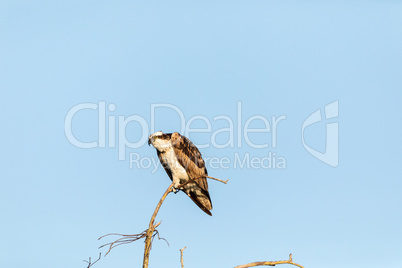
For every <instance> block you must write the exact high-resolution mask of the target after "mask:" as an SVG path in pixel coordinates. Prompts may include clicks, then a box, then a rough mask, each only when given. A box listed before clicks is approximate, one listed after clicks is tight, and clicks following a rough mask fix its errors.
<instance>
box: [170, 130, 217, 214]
mask: <svg viewBox="0 0 402 268" xmlns="http://www.w3.org/2000/svg"><path fill="white" fill-rule="evenodd" d="M171 141H172V146H173V150H174V152H175V154H176V157H177V160H178V161H179V163H180V164H181V165H182V166H183V167H184V169H185V170H186V171H187V174H188V176H189V178H190V179H194V182H193V183H188V184H187V185H185V187H184V191H185V192H186V193H187V195H188V196H189V197H190V198H191V199H192V200H193V201H194V203H196V204H197V205H198V206H199V207H200V208H201V209H202V210H203V211H204V212H205V213H207V214H209V215H211V212H210V211H209V210H211V209H212V203H211V198H210V196H209V193H208V182H207V178H206V177H203V176H204V175H208V172H207V168H206V167H205V162H204V160H203V159H202V157H201V153H200V151H199V150H198V148H197V147H196V146H195V145H194V144H193V143H192V142H191V141H190V140H189V139H187V138H186V137H184V136H181V135H180V134H179V133H177V132H175V133H173V134H172V136H171Z"/></svg>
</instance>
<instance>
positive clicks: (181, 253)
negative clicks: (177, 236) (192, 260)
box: [180, 247, 186, 268]
mask: <svg viewBox="0 0 402 268" xmlns="http://www.w3.org/2000/svg"><path fill="white" fill-rule="evenodd" d="M185 249H186V247H184V248H182V249H180V263H181V268H184V262H183V251H184V250H185Z"/></svg>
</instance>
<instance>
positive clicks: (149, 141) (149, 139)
mask: <svg viewBox="0 0 402 268" xmlns="http://www.w3.org/2000/svg"><path fill="white" fill-rule="evenodd" d="M149 145H151V138H148V146H149Z"/></svg>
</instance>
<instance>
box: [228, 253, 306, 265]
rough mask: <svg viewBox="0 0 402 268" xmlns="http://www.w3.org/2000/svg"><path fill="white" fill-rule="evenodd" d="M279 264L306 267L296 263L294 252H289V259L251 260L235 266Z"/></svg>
mask: <svg viewBox="0 0 402 268" xmlns="http://www.w3.org/2000/svg"><path fill="white" fill-rule="evenodd" d="M277 264H291V265H294V266H297V267H300V268H304V267H303V266H301V265H300V264H297V263H294V262H293V259H292V254H289V259H288V260H284V261H257V262H251V263H247V264H243V265H239V266H236V267H234V268H247V267H256V266H275V265H277Z"/></svg>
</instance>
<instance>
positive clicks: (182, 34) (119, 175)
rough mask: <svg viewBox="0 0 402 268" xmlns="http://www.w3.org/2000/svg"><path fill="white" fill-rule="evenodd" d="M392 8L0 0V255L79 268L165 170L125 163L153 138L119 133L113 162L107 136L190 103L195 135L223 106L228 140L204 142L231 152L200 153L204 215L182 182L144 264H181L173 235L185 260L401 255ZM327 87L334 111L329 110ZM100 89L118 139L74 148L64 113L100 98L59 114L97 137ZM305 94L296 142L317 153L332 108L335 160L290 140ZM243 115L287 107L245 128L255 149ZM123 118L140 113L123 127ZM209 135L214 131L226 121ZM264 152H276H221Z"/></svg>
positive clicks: (401, 66) (397, 22) (400, 41)
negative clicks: (247, 162)
mask: <svg viewBox="0 0 402 268" xmlns="http://www.w3.org/2000/svg"><path fill="white" fill-rule="evenodd" d="M401 12H402V4H401V3H399V2H397V1H336V2H335V1H322V2H318V1H303V2H302V3H300V1H276V0H275V1H219V2H216V1H148V2H145V1H114V2H113V3H112V2H110V3H109V2H107V1H36V2H35V3H33V2H30V1H1V3H0V36H1V38H0V90H1V91H0V96H1V97H0V102H1V107H2V112H1V114H0V118H1V122H2V131H1V136H0V137H1V139H0V148H1V150H0V155H1V160H2V164H1V169H0V179H1V187H0V211H1V213H2V219H3V220H2V228H1V230H0V266H1V267H10V268H12V267H48V266H55V265H56V266H57V267H86V265H85V263H84V262H83V261H82V260H84V259H88V257H90V256H91V257H92V258H93V259H95V258H96V257H97V256H98V254H99V251H100V250H98V247H99V246H100V245H102V244H103V243H102V241H98V240H97V238H98V237H99V236H101V235H104V234H107V233H111V232H118V233H125V234H132V233H138V232H141V231H143V230H144V229H146V228H147V225H148V221H149V218H150V216H151V214H152V212H153V209H154V207H155V206H156V204H157V202H158V200H159V198H160V196H161V195H162V193H163V192H164V190H165V189H166V187H167V186H168V185H169V183H170V181H169V179H168V177H167V175H166V174H165V172H164V171H163V170H162V169H161V168H159V169H157V170H156V172H153V168H152V167H148V168H145V167H144V166H139V167H138V166H136V165H133V166H132V167H131V168H130V160H129V156H130V154H131V155H134V154H135V155H137V156H140V157H141V159H146V160H143V161H144V162H143V164H146V163H150V162H146V161H152V159H155V160H156V153H155V150H154V149H153V148H152V147H148V146H147V145H146V144H140V146H138V148H129V147H127V148H126V147H125V146H123V147H122V148H124V150H125V154H124V156H125V158H126V159H125V160H119V152H121V150H122V149H121V148H120V149H119V147H118V145H119V144H121V143H120V142H121V141H122V139H120V138H119V137H124V138H125V139H127V141H128V142H131V143H135V142H137V141H141V138H143V136H144V135H143V133H146V135H148V134H150V128H151V127H150V126H151V109H152V107H153V106H152V105H155V104H170V105H171V107H176V108H177V109H178V110H179V111H180V112H181V113H182V114H183V116H184V119H185V122H186V123H188V122H190V120H191V119H192V118H198V120H196V119H194V120H193V122H192V124H191V125H190V127H191V128H202V129H206V128H207V127H208V125H207V124H208V123H206V122H210V124H211V129H210V130H209V131H206V132H195V133H191V135H190V138H191V140H192V141H193V142H194V143H195V144H206V143H211V138H212V136H213V133H215V132H216V131H219V130H222V128H227V127H228V124H229V123H227V121H225V120H214V118H215V119H216V117H217V116H225V117H226V118H230V119H231V120H233V122H234V125H233V135H234V140H235V141H236V142H235V144H234V146H232V147H231V146H226V147H224V148H217V146H212V145H211V146H207V147H206V148H202V149H201V152H202V153H203V155H204V157H206V158H209V159H211V158H213V157H215V158H216V159H218V160H219V159H222V158H225V157H226V158H228V159H229V162H230V163H229V164H228V165H226V166H223V167H221V168H219V167H218V168H216V167H215V168H214V167H212V166H209V167H208V170H209V174H210V175H211V176H214V177H217V178H221V179H227V178H229V179H230V182H229V183H228V184H227V185H223V184H221V183H219V182H215V181H210V182H209V188H210V194H211V198H212V203H213V206H214V209H213V211H212V213H213V216H212V217H209V216H207V215H206V214H204V213H203V212H202V211H201V210H199V209H198V208H197V207H196V206H195V205H194V204H193V203H192V202H191V200H189V198H187V197H186V196H185V195H184V194H183V193H178V194H176V195H173V194H172V195H169V196H168V198H167V199H166V201H165V203H164V204H163V206H162V208H161V211H160V213H159V215H158V217H157V220H162V225H161V226H160V228H159V231H160V234H161V236H162V237H164V238H165V239H167V240H168V241H169V244H170V246H167V245H166V243H165V242H164V241H155V243H154V247H153V250H152V252H151V259H150V267H178V266H179V256H180V252H179V249H180V248H182V247H184V246H187V249H186V250H185V252H184V261H185V267H192V268H196V267H233V266H235V265H239V264H243V263H247V262H251V261H257V260H281V259H286V258H287V257H288V254H289V253H293V258H294V260H295V262H298V263H300V264H302V265H304V266H305V267H312V268H314V267H324V266H325V267H339V266H342V267H356V266H378V265H381V266H382V267H398V266H401V265H402V257H401V255H400V252H401V250H402V242H401V241H402V234H401V231H400V227H401V225H402V216H401V213H400V212H401V209H402V207H401V206H402V197H401V194H400V193H401V190H402V182H401V177H402V176H401V175H402V174H401V173H402V172H401V170H400V161H401V160H402V159H401V156H400V152H401V149H402V146H401V143H400V137H402V127H401V113H400V110H399V109H400V107H399V106H400V103H401V100H402V93H401V88H402V79H401V73H402V50H401V48H402V30H401V29H402V19H401ZM334 101H338V104H339V106H338V112H339V116H338V117H336V118H332V119H328V120H326V119H325V116H324V115H325V113H324V107H325V106H326V105H327V104H330V103H333V102H334ZM102 103H104V104H105V107H106V108H107V107H109V106H108V105H110V104H111V105H112V106H114V108H115V109H111V110H112V111H110V110H106V111H105V114H104V116H105V119H106V120H108V121H107V122H106V123H105V126H106V129H107V131H109V129H110V126H111V125H113V124H112V123H113V120H115V126H116V128H115V131H112V133H114V135H116V137H115V139H114V142H115V143H116V144H115V146H112V145H111V144H110V143H109V134H108V133H109V132H107V133H106V134H105V138H106V141H107V142H106V143H105V147H104V148H99V146H98V147H97V148H91V149H82V148H78V147H76V146H74V145H73V144H72V143H71V142H70V141H69V139H68V138H67V137H66V134H65V132H66V130H65V119H66V116H67V114H68V112H69V111H71V109H72V108H74V107H76V106H77V105H79V104H85V105H88V104H91V105H93V106H94V107H96V110H90V109H85V110H81V111H79V112H77V113H76V114H75V116H74V117H73V120H72V123H71V124H70V126H71V129H72V133H73V135H74V137H76V138H77V139H78V140H80V141H82V142H93V141H96V142H99V139H98V138H99V137H98V136H99V129H98V121H99V113H98V112H99V110H100V107H101V105H103V104H102ZM239 105H241V112H240V113H241V119H240V124H238V121H239V118H238V114H239ZM110 107H111V106H110ZM318 109H320V110H321V115H322V118H323V120H322V121H321V122H318V123H316V124H314V125H311V126H309V128H306V129H305V132H304V135H305V137H304V138H305V142H306V144H307V145H308V146H310V147H311V148H313V149H314V150H317V151H320V152H324V151H325V144H326V142H328V143H330V144H333V143H331V142H334V141H333V140H329V141H326V137H327V135H328V133H327V131H326V127H327V126H328V125H327V124H328V123H329V124H331V123H332V124H338V125H337V126H338V127H339V131H338V132H337V134H338V136H337V137H338V138H337V141H339V147H338V148H337V151H336V153H337V157H338V158H339V164H338V165H337V166H336V167H332V166H330V165H328V164H326V163H324V162H322V161H320V160H319V159H316V158H315V157H313V156H312V155H311V154H310V153H309V152H307V150H306V149H305V148H304V146H303V144H302V138H301V133H302V125H303V122H304V121H305V120H306V119H307V118H308V117H309V116H310V115H311V114H313V113H314V112H315V111H317V110H318ZM130 116H132V117H130ZM200 116H201V117H203V118H204V119H205V120H201V119H199V118H200ZM253 116H259V118H260V119H261V118H265V119H266V120H267V121H268V123H269V124H271V125H270V126H272V117H273V116H274V117H275V118H278V117H280V116H285V119H284V120H282V121H281V122H280V123H279V124H278V126H277V129H276V132H275V135H276V146H275V147H274V146H273V143H272V140H273V135H274V133H273V130H272V128H271V131H270V132H268V133H251V134H249V136H248V138H249V140H251V141H252V142H253V143H254V144H266V143H268V147H267V148H260V149H258V148H253V146H250V145H249V144H247V142H246V139H245V135H244V128H245V124H246V121H247V120H248V119H249V118H252V117H253ZM119 118H121V119H122V120H125V119H127V118H132V119H133V118H136V119H137V121H132V122H130V123H128V124H127V126H126V127H124V128H122V127H121V126H122V125H121V124H119V123H120V122H119ZM140 119H142V120H143V121H144V122H146V125H147V127H146V128H143V127H142V126H143V125H141V124H140V123H139V121H140ZM153 119H154V122H155V130H163V131H164V132H173V131H180V129H181V127H183V125H182V124H181V122H180V117H179V113H178V112H177V111H175V110H173V109H172V108H167V107H164V108H163V107H162V108H161V107H159V108H157V109H155V110H154V117H153ZM109 120H112V121H109ZM143 121H141V122H143ZM111 122H112V123H111ZM263 123H264V122H263V121H262V120H254V121H252V122H251V123H250V125H249V127H250V128H258V129H262V128H264V124H263ZM119 126H120V128H119ZM239 129H240V132H239ZM239 133H240V135H239ZM119 135H120V136H119ZM214 137H215V138H216V142H217V143H219V144H224V143H225V142H227V141H228V139H230V132H226V133H221V134H217V135H216V136H214ZM238 139H240V140H241V141H242V142H241V145H240V146H238V143H237V141H238ZM112 140H113V139H112ZM112 144H113V143H112ZM98 145H99V143H98ZM270 153H271V156H272V155H273V154H275V157H276V159H277V160H278V159H279V158H281V159H284V161H285V163H286V165H285V167H284V168H274V167H272V166H271V167H270V168H263V167H258V166H257V167H256V166H254V168H252V167H249V168H247V166H244V167H243V168H239V166H236V167H235V166H234V163H235V159H236V157H245V155H249V157H250V158H253V157H254V158H256V159H257V160H258V159H260V160H261V159H263V158H264V157H268V156H269V154H270ZM242 159H243V158H242ZM271 161H274V160H272V159H271ZM109 241H110V240H107V239H106V240H105V241H104V242H105V243H106V242H109ZM102 252H103V253H104V252H105V251H104V250H102ZM142 254H143V243H142V242H136V243H134V244H130V245H125V246H122V247H118V248H116V249H114V250H113V251H112V252H111V253H110V254H109V255H108V256H106V257H105V258H102V259H101V261H99V262H98V263H97V264H96V265H95V266H94V267H99V268H102V267H140V266H141V263H142Z"/></svg>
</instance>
